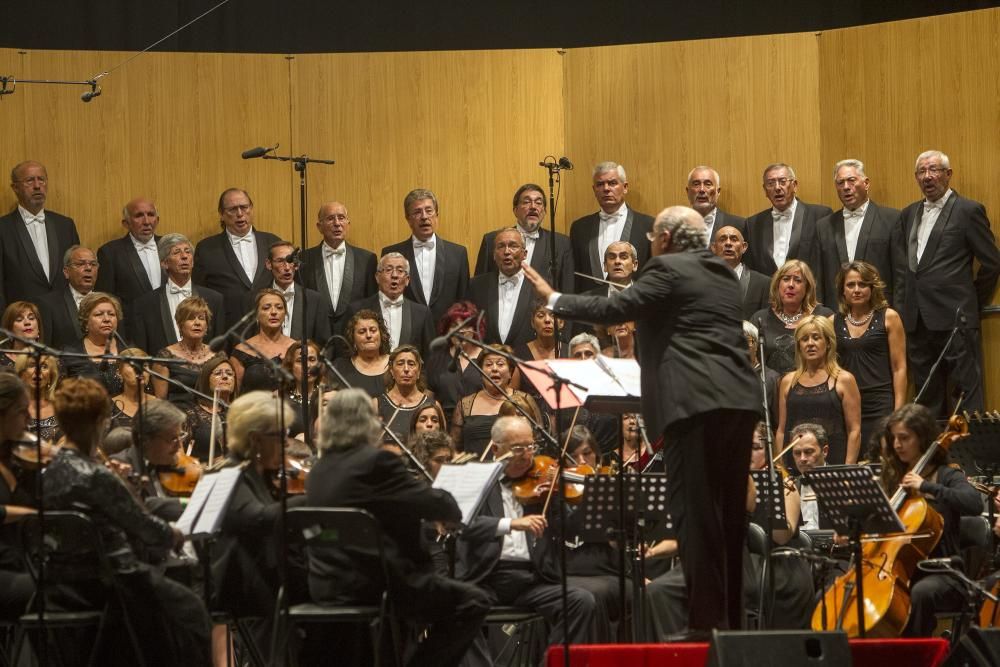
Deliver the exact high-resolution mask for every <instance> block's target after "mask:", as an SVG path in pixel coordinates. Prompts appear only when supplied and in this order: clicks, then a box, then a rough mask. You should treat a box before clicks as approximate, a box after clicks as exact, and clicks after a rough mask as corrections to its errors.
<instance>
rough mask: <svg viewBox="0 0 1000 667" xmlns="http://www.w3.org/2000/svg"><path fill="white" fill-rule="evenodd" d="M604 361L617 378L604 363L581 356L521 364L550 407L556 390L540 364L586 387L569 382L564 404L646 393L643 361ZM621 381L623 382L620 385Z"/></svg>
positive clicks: (578, 403) (602, 357) (565, 406)
mask: <svg viewBox="0 0 1000 667" xmlns="http://www.w3.org/2000/svg"><path fill="white" fill-rule="evenodd" d="M601 361H602V362H603V363H604V364H605V365H606V366H607V367H608V369H610V370H611V372H612V373H614V375H615V377H616V378H617V380H618V381H615V379H614V378H612V376H611V375H609V374H608V373H607V371H605V370H604V369H603V368H601V366H600V364H598V363H597V362H596V361H594V360H590V359H587V360H581V359H544V360H539V361H529V362H527V363H523V364H519V365H518V368H520V369H521V373H522V374H523V375H524V376H525V377H527V378H528V380H529V381H530V382H531V384H533V385H534V386H535V389H537V390H538V392H539V393H540V394H541V395H542V398H544V399H545V402H546V403H547V404H548V405H549V407H552V408H554V407H555V391H553V389H552V379H551V378H550V377H548V376H547V375H546V374H545V373H544V372H543V371H540V370H538V368H545V367H546V366H547V367H548V368H550V369H551V370H552V371H553V372H555V373H556V374H557V375H559V376H560V377H562V378H564V379H566V380H569V381H570V382H575V383H576V384H578V385H580V386H582V387H586V390H584V389H580V388H579V387H575V386H570V385H565V386H564V387H563V393H562V398H561V406H562V407H564V408H574V407H576V406H578V405H583V403H584V402H585V401H586V400H587V398H588V397H590V396H611V397H623V398H625V397H639V396H641V395H642V388H641V383H640V381H639V373H640V371H639V364H638V363H637V362H636V360H635V359H612V358H611V357H605V356H603V355H602V356H601ZM618 382H621V384H620V385H619V383H618Z"/></svg>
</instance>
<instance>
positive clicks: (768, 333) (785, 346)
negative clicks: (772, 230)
mask: <svg viewBox="0 0 1000 667" xmlns="http://www.w3.org/2000/svg"><path fill="white" fill-rule="evenodd" d="M810 315H822V316H823V317H833V311H832V310H830V309H829V308H827V307H826V306H823V305H821V304H820V303H818V302H817V301H816V279H815V278H814V277H813V274H812V271H811V270H810V269H809V265H808V264H806V263H805V262H803V261H802V260H800V259H790V260H788V261H787V262H785V263H784V264H782V265H781V268H780V269H778V270H777V271H776V272H775V274H774V277H773V278H771V307H770V308H766V309H764V310H758V311H757V312H756V313H754V314H753V318H752V319H751V320H750V321H751V322H752V323H753V324H755V325H756V326H757V328H758V330H759V333H760V335H761V337H762V338H763V339H764V365H765V366H767V367H768V368H773V369H774V370H776V371H777V372H779V373H789V372H791V371H793V370H794V369H795V328H796V327H797V326H799V323H800V322H801V321H802V319H803V318H805V317H808V316H810Z"/></svg>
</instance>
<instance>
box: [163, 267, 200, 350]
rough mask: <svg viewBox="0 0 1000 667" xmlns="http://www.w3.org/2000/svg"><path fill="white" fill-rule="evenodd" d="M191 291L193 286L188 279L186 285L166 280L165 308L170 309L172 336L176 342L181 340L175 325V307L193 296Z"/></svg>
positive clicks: (179, 330)
mask: <svg viewBox="0 0 1000 667" xmlns="http://www.w3.org/2000/svg"><path fill="white" fill-rule="evenodd" d="M192 289H193V285H192V283H191V280H190V279H189V280H188V281H187V284H186V285H178V284H177V283H175V282H174V281H173V280H172V279H170V278H167V307H168V308H169V309H170V321H171V322H173V324H174V334H176V336H177V340H180V339H181V328H180V327H179V326H178V325H177V319H176V318H175V315H176V314H177V306H179V305H180V303H181V301H183V300H184V299H186V298H188V297H189V296H192V295H193V294H194V292H193V291H192Z"/></svg>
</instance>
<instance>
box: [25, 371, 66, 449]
mask: <svg viewBox="0 0 1000 667" xmlns="http://www.w3.org/2000/svg"><path fill="white" fill-rule="evenodd" d="M40 363H41V369H42V374H41V377H40V378H39V377H37V376H36V374H35V358H34V357H31V356H28V355H21V358H20V359H18V360H17V364H16V365H15V366H14V368H15V370H16V371H17V376H18V377H19V378H21V381H22V382H24V383H25V384H26V385H27V387H28V394H29V396H30V398H31V401H30V402H29V403H28V413H29V414H30V415H31V418H30V419H28V431H29V432H30V433H36V431H37V429H38V428H39V426H40V427H41V434H42V440H45V441H46V442H50V443H52V444H53V445H54V444H56V443H57V442H59V439H60V438H61V437H62V435H63V432H62V429H61V428H59V420H57V419H56V412H55V410H54V409H53V408H52V396H53V395H54V394H55V393H56V388H57V387H58V386H59V362H58V361H57V360H56V358H55V357H50V356H49V355H47V354H44V355H42V358H41V360H40ZM36 392H38V393H39V394H41V396H40V397H38V398H39V401H38V402H39V404H40V405H39V407H40V408H41V413H40V414H38V415H36V414H35V403H36V400H35V399H36V396H35V393H36ZM39 421H40V422H41V424H39Z"/></svg>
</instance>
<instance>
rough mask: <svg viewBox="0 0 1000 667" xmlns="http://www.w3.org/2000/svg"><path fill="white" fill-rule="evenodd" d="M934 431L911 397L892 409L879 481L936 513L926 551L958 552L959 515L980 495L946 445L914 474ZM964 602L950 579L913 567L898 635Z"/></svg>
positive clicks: (922, 633) (928, 627)
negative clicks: (937, 530)
mask: <svg viewBox="0 0 1000 667" xmlns="http://www.w3.org/2000/svg"><path fill="white" fill-rule="evenodd" d="M937 433H938V428H937V424H936V423H935V421H934V416H933V415H932V414H931V412H930V411H929V410H928V409H927V408H925V407H924V406H922V405H918V404H915V403H911V404H909V405H904V406H903V407H901V408H900V409H898V410H896V411H895V412H893V413H892V416H890V417H889V422H888V424H887V428H886V448H885V450H884V453H885V455H884V457H883V460H882V486H883V487H884V488H885V491H886V493H887V494H892V493H894V492H895V491H896V489H897V488H899V487H902V488H904V489H906V490H907V491H908V492H909V495H910V496H911V497H912V496H920V497H923V498H925V499H926V500H927V502H928V504H929V505H930V506H931V507H932V508H934V510H936V511H937V513H938V514H940V515H941V518H942V519H944V528H943V529H942V534H941V540H940V541H939V542H938V544H937V546H936V547H935V548H934V550H933V551H931V553H930V554H928V557H930V558H946V557H948V556H954V555H957V554H958V553H959V526H960V521H959V520H960V518H961V517H962V516H974V515H977V514H979V513H980V512H981V511H982V501H981V500H980V498H979V493H978V492H977V491H976V490H975V489H974V488H972V486H971V485H970V484H969V482H968V480H967V479H966V477H965V474H964V473H963V472H962V471H961V470H960V469H958V468H952V467H950V466H948V465H947V463H948V450H947V449H946V448H942V447H938V448H937V450H936V451H935V453H934V455H933V457H932V458H931V460H930V462H928V464H927V465H925V466H924V468H923V470H922V472H920V474H918V473H917V472H915V471H914V466H915V465H916V463H917V462H918V461H919V460H920V458H921V457H922V456H923V455H924V452H926V451H927V450H928V449H929V448H930V446H931V444H932V443H934V442H935V438H936V436H937ZM964 603H965V595H964V592H963V588H962V585H961V584H960V583H959V582H958V581H957V580H956V579H954V578H953V577H951V576H949V575H945V574H925V573H922V572H919V571H918V572H917V574H916V576H915V577H914V579H912V580H911V584H910V605H911V606H910V620H909V623H908V624H907V626H906V629H905V630H904V632H903V634H904V636H907V637H927V636H930V634H931V633H932V632H933V631H934V627H935V625H936V619H935V616H934V615H935V613H937V612H940V611H958V610H960V609H961V608H962V605H963V604H964Z"/></svg>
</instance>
